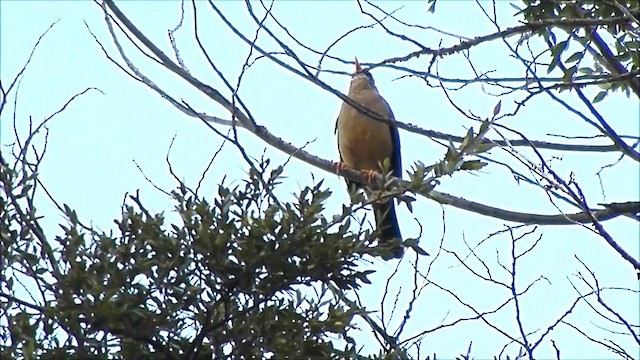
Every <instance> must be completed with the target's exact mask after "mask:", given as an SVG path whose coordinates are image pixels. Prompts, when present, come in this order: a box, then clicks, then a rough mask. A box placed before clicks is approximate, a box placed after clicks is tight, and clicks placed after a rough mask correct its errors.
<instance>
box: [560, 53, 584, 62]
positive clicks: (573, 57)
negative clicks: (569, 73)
mask: <svg viewBox="0 0 640 360" xmlns="http://www.w3.org/2000/svg"><path fill="white" fill-rule="evenodd" d="M583 54H584V53H583V52H582V51H578V52H575V53H573V55H571V56H569V58H568V59H567V60H565V61H564V62H565V63H572V62H576V61H578V60H580V59H581V58H582V56H583Z"/></svg>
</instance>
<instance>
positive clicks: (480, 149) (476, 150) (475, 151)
mask: <svg viewBox="0 0 640 360" xmlns="http://www.w3.org/2000/svg"><path fill="white" fill-rule="evenodd" d="M495 146H496V144H494V143H482V144H478V146H476V147H475V148H474V149H472V151H470V152H469V154H481V153H483V152H487V151H489V150H491V149H493V148H494V147H495Z"/></svg>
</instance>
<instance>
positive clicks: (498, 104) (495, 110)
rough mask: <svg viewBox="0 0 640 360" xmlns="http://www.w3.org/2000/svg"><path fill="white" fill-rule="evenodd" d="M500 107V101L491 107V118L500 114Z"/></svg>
mask: <svg viewBox="0 0 640 360" xmlns="http://www.w3.org/2000/svg"><path fill="white" fill-rule="evenodd" d="M501 106H502V100H498V103H497V104H496V106H494V107H493V116H496V115H498V114H499V113H500V107H501Z"/></svg>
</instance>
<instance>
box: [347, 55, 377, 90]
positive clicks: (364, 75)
mask: <svg viewBox="0 0 640 360" xmlns="http://www.w3.org/2000/svg"><path fill="white" fill-rule="evenodd" d="M355 63H356V72H355V73H354V74H353V75H351V86H350V90H352V91H353V90H356V89H366V88H371V89H375V88H376V85H375V83H374V81H373V76H371V73H370V72H369V69H363V68H362V66H360V62H359V61H358V58H356V61H355Z"/></svg>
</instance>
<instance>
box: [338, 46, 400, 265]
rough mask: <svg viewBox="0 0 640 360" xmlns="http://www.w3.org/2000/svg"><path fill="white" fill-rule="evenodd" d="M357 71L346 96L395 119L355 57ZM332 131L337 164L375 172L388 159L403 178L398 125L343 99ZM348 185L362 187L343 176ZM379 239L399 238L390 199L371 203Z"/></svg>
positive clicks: (393, 171) (395, 251)
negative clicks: (334, 139)
mask: <svg viewBox="0 0 640 360" xmlns="http://www.w3.org/2000/svg"><path fill="white" fill-rule="evenodd" d="M355 66H356V72H355V73H354V74H353V75H352V77H351V84H350V85H349V93H348V97H349V98H350V99H351V100H353V101H354V102H356V103H358V104H360V105H362V107H364V108H366V109H368V110H369V111H370V112H373V113H376V114H377V115H378V116H379V117H381V118H384V119H389V120H390V121H391V122H393V121H395V118H394V116H393V112H392V111H391V108H390V107H389V104H388V103H387V101H386V100H385V99H384V98H383V97H382V96H381V95H380V93H379V92H378V89H377V88H376V85H375V82H374V80H373V76H372V75H371V73H370V72H369V70H368V69H363V68H362V67H361V65H360V63H359V62H358V59H357V58H356V59H355ZM335 132H336V134H337V140H338V152H339V153H340V163H338V166H346V167H350V168H353V169H356V170H360V171H366V172H369V173H371V172H376V171H380V170H381V166H380V165H381V163H382V162H383V161H385V159H389V163H390V169H389V170H390V171H391V174H392V175H393V176H395V177H398V178H401V177H402V174H401V173H402V162H401V157H400V136H399V134H398V128H397V127H395V126H394V125H392V124H389V123H385V122H381V121H378V120H375V119H374V118H372V117H371V116H369V115H367V114H365V113H363V112H362V111H359V110H358V109H356V108H354V107H352V106H351V105H349V104H347V103H346V102H343V103H342V107H341V109H340V113H339V115H338V119H337V121H336V127H335ZM346 182H347V187H349V188H352V187H353V186H355V187H356V189H361V188H362V187H363V184H361V183H357V182H354V181H352V180H349V179H346ZM372 207H373V210H374V215H375V221H376V227H377V228H378V230H379V231H378V233H379V237H378V241H379V243H381V244H384V243H386V242H389V241H391V240H392V239H400V240H401V239H402V235H401V233H400V227H399V226H398V218H397V216H396V209H395V205H394V200H393V199H387V200H386V201H385V200H377V201H374V202H373V203H372ZM391 252H392V256H393V258H400V257H402V255H403V253H404V248H403V247H401V246H399V247H394V248H393V249H392V250H391Z"/></svg>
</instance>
